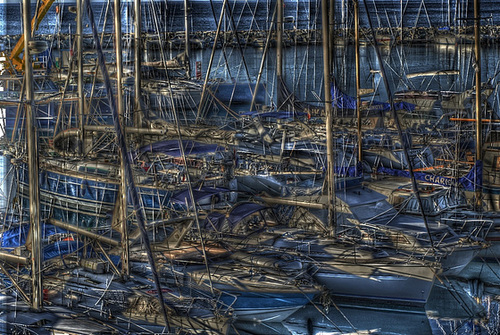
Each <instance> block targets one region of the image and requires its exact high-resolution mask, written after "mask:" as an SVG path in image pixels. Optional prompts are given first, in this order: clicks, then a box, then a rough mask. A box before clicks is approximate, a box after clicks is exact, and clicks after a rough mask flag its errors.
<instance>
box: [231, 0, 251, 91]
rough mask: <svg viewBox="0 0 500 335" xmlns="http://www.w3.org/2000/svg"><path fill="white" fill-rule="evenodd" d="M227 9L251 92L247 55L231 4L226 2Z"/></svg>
mask: <svg viewBox="0 0 500 335" xmlns="http://www.w3.org/2000/svg"><path fill="white" fill-rule="evenodd" d="M226 8H227V9H226V16H229V22H231V25H232V26H233V31H234V36H235V37H236V42H237V43H238V50H239V52H240V54H241V61H242V62H243V66H244V68H245V72H246V75H247V79H248V87H249V88H250V90H251V89H252V87H251V85H250V83H251V78H250V72H249V70H248V65H247V61H246V59H245V54H244V52H243V47H242V46H241V41H240V36H239V34H238V30H237V26H236V23H235V22H234V17H233V12H232V11H231V7H230V6H229V4H228V3H227V2H226Z"/></svg>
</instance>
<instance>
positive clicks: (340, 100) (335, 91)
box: [331, 82, 415, 112]
mask: <svg viewBox="0 0 500 335" xmlns="http://www.w3.org/2000/svg"><path fill="white" fill-rule="evenodd" d="M331 95H332V105H333V107H337V108H340V109H356V105H357V101H356V97H352V96H350V95H348V94H345V93H344V92H342V91H341V90H340V89H339V88H338V86H337V85H335V82H333V83H332V86H331ZM365 101H366V100H365ZM368 105H369V109H370V110H377V111H381V112H387V111H389V110H391V104H390V103H388V102H380V101H375V100H370V101H368ZM394 109H395V110H406V111H409V112H411V111H413V110H415V105H414V104H411V103H409V102H406V101H400V102H395V103H394Z"/></svg>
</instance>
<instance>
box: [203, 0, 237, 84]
mask: <svg viewBox="0 0 500 335" xmlns="http://www.w3.org/2000/svg"><path fill="white" fill-rule="evenodd" d="M210 7H211V9H212V16H213V19H214V21H215V22H217V16H216V15H215V7H214V4H213V1H212V0H210ZM223 10H224V9H223V8H222V9H221V11H223ZM221 18H222V16H221ZM216 37H217V36H216ZM215 43H217V39H216V40H214V45H215ZM222 56H223V57H224V63H225V64H226V71H227V73H228V76H229V78H232V74H231V67H230V66H229V61H228V59H227V54H226V48H224V46H222ZM207 71H210V69H207Z"/></svg>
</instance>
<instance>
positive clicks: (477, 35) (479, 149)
mask: <svg viewBox="0 0 500 335" xmlns="http://www.w3.org/2000/svg"><path fill="white" fill-rule="evenodd" d="M480 20H481V19H480V0H474V40H475V44H474V52H475V54H476V168H478V169H481V170H482V165H481V164H480V165H479V166H477V163H478V162H482V160H483V145H482V144H483V143H482V141H483V139H482V132H483V127H482V126H483V125H482V115H481V113H482V111H481V44H480V43H481V40H480V39H481V30H480V29H481V21H480ZM478 172H481V173H480V174H479V175H482V171H478ZM474 187H475V198H476V199H475V207H476V208H477V209H480V208H481V203H482V197H483V193H482V189H481V188H482V185H478V183H477V182H475V183H474Z"/></svg>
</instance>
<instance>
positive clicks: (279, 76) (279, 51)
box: [276, 0, 283, 108]
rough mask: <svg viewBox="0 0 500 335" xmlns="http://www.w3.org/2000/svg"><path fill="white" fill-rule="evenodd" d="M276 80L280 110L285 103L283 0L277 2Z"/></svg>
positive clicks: (277, 103)
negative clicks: (283, 88)
mask: <svg viewBox="0 0 500 335" xmlns="http://www.w3.org/2000/svg"><path fill="white" fill-rule="evenodd" d="M276 7H277V8H276V16H277V18H276V80H277V87H278V91H277V101H276V105H277V106H278V108H280V107H281V104H282V103H283V96H282V93H281V83H282V80H283V0H277V1H276Z"/></svg>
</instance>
